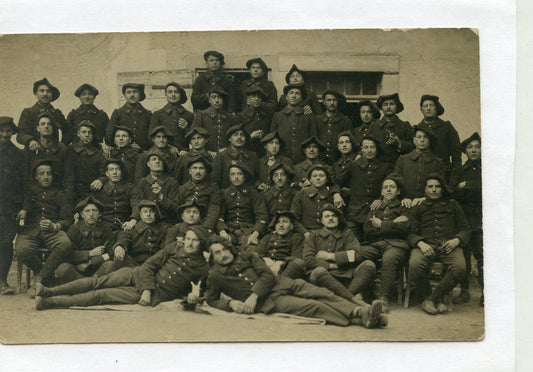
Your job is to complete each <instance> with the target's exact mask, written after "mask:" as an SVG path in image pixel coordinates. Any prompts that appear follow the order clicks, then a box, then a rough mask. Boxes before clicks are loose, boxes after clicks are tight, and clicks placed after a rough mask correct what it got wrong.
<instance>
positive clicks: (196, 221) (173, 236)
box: [163, 199, 205, 247]
mask: <svg viewBox="0 0 533 372" xmlns="http://www.w3.org/2000/svg"><path fill="white" fill-rule="evenodd" d="M177 214H178V216H180V220H181V222H178V223H177V224H175V225H174V226H172V227H169V229H168V230H167V234H166V236H165V243H164V245H163V246H164V247H166V246H167V245H168V244H172V243H174V242H176V241H181V242H183V239H184V237H185V233H186V232H187V230H188V229H189V227H191V226H196V225H200V224H201V222H202V218H204V217H205V208H204V207H203V206H202V205H200V204H198V202H197V201H196V199H192V200H188V201H186V202H185V203H183V204H181V205H180V206H179V207H178V209H177Z"/></svg>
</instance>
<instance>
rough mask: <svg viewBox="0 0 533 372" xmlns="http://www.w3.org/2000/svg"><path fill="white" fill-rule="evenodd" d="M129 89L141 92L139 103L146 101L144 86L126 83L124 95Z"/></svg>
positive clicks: (123, 90)
mask: <svg viewBox="0 0 533 372" xmlns="http://www.w3.org/2000/svg"><path fill="white" fill-rule="evenodd" d="M128 88H131V89H137V90H138V91H139V102H141V101H144V99H145V98H146V94H145V93H144V84H137V83H126V84H124V85H123V86H122V94H124V92H125V91H126V89H128Z"/></svg>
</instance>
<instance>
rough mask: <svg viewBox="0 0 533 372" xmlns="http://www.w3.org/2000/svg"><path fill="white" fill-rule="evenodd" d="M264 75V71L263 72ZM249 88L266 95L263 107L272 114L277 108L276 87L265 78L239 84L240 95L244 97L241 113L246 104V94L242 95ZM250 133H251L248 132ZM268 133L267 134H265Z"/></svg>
mask: <svg viewBox="0 0 533 372" xmlns="http://www.w3.org/2000/svg"><path fill="white" fill-rule="evenodd" d="M265 74H266V71H265ZM250 87H259V88H261V89H262V90H263V91H264V92H265V93H266V95H267V98H266V99H265V100H264V101H263V106H264V107H266V108H268V109H269V110H271V111H272V112H274V111H275V110H277V108H278V91H277V89H276V86H275V85H274V83H273V82H271V81H269V80H267V78H266V77H261V78H259V79H254V78H250V79H246V80H244V81H243V82H242V83H241V94H242V96H243V97H244V99H243V102H242V110H243V112H244V111H245V110H246V107H247V104H246V94H245V93H244V92H245V91H246V89H248V88H250ZM248 133H251V132H248ZM265 133H269V132H265Z"/></svg>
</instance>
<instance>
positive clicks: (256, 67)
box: [249, 63, 263, 79]
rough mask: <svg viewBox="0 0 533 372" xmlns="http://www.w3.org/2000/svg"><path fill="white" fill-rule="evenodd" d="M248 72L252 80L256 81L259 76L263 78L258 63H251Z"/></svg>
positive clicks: (261, 69)
mask: <svg viewBox="0 0 533 372" xmlns="http://www.w3.org/2000/svg"><path fill="white" fill-rule="evenodd" d="M249 71H250V75H252V77H253V78H254V79H258V78H260V77H261V76H263V68H262V67H261V65H260V64H259V63H252V65H251V66H250V70H249Z"/></svg>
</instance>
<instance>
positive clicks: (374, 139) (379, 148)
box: [359, 135, 383, 154]
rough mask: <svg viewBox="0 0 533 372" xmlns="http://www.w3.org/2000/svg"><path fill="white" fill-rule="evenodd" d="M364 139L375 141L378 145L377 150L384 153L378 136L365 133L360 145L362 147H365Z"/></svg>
mask: <svg viewBox="0 0 533 372" xmlns="http://www.w3.org/2000/svg"><path fill="white" fill-rule="evenodd" d="M364 140H370V141H373V142H374V143H375V145H376V150H377V152H378V154H382V153H383V148H382V147H381V141H380V140H378V139H377V138H376V137H373V136H370V135H365V136H364V137H363V138H361V142H360V143H359V147H360V148H362V147H363V141H364Z"/></svg>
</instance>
